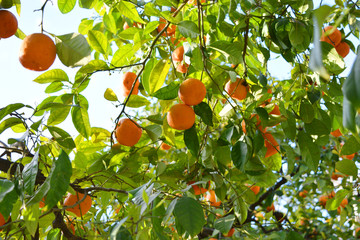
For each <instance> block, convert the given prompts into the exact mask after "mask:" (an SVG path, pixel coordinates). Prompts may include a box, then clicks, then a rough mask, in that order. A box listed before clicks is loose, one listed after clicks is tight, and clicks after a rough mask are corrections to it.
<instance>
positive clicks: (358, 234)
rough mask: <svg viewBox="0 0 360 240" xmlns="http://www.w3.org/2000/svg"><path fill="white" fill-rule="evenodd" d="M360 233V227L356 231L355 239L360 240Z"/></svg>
mask: <svg viewBox="0 0 360 240" xmlns="http://www.w3.org/2000/svg"><path fill="white" fill-rule="evenodd" d="M359 231H360V227H358V228H356V229H355V237H357V238H360V233H358V232H359Z"/></svg>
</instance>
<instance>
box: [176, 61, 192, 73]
mask: <svg viewBox="0 0 360 240" xmlns="http://www.w3.org/2000/svg"><path fill="white" fill-rule="evenodd" d="M188 68H189V65H187V64H186V63H182V62H180V63H179V65H177V67H176V71H178V72H179V73H187V70H188Z"/></svg>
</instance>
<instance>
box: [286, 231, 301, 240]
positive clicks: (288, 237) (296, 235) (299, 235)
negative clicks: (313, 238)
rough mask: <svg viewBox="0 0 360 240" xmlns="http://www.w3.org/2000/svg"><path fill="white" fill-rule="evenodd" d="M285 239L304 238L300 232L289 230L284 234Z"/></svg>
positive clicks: (296, 239) (299, 239)
mask: <svg viewBox="0 0 360 240" xmlns="http://www.w3.org/2000/svg"><path fill="white" fill-rule="evenodd" d="M285 240H304V237H303V236H302V235H301V234H300V233H297V232H294V231H291V232H289V233H288V234H287V235H286V239H285Z"/></svg>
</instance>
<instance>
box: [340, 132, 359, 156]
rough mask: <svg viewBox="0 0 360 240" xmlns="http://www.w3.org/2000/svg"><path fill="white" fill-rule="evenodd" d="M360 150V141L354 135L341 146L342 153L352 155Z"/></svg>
mask: <svg viewBox="0 0 360 240" xmlns="http://www.w3.org/2000/svg"><path fill="white" fill-rule="evenodd" d="M358 151H360V143H359V142H358V141H357V140H356V138H355V137H354V136H351V137H350V138H349V139H347V140H346V142H345V144H344V146H343V147H342V148H341V152H340V153H341V155H350V154H353V153H356V152H358Z"/></svg>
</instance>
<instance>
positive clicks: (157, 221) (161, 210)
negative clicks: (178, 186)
mask: <svg viewBox="0 0 360 240" xmlns="http://www.w3.org/2000/svg"><path fill="white" fill-rule="evenodd" d="M165 213H166V210H165V207H164V204H163V203H162V199H161V198H159V197H157V198H155V200H154V202H153V207H152V218H151V222H152V224H153V229H154V231H155V233H156V235H157V237H158V238H159V239H160V240H167V239H168V238H167V237H166V236H165V235H164V227H163V226H161V222H162V220H163V218H164V216H165Z"/></svg>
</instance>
